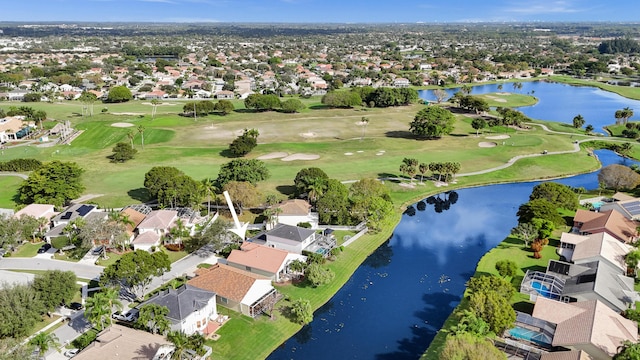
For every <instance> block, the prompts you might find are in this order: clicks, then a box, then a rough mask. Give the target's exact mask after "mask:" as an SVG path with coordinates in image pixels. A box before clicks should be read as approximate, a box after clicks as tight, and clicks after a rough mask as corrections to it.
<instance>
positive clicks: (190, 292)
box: [142, 284, 216, 322]
mask: <svg viewBox="0 0 640 360" xmlns="http://www.w3.org/2000/svg"><path fill="white" fill-rule="evenodd" d="M214 296H216V294H215V293H214V292H211V291H208V290H204V289H201V288H197V287H195V286H192V285H189V284H184V285H182V286H181V287H179V288H178V289H171V288H169V289H167V290H164V291H161V292H160V293H158V294H157V295H156V296H154V297H152V298H150V299H149V300H147V301H145V302H144V303H143V304H142V305H144V304H157V305H160V306H166V307H167V308H168V309H169V314H168V315H167V318H169V319H171V320H173V321H174V322H179V321H182V320H183V319H185V318H186V317H187V316H189V315H190V314H191V313H193V312H194V311H197V310H200V309H202V308H204V307H206V306H207V304H208V303H209V301H210V300H211V298H213V297H214Z"/></svg>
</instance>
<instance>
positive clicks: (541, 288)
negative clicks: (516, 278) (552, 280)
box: [531, 281, 558, 299]
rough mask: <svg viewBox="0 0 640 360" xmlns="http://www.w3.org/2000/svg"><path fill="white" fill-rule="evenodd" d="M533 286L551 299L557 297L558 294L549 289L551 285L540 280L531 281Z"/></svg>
mask: <svg viewBox="0 0 640 360" xmlns="http://www.w3.org/2000/svg"><path fill="white" fill-rule="evenodd" d="M531 288H533V289H534V290H535V291H537V292H538V294H540V295H542V296H544V297H546V298H549V299H555V298H557V297H558V296H557V295H555V294H553V293H552V292H551V289H549V287H548V286H547V285H545V284H543V283H541V282H540V281H532V282H531Z"/></svg>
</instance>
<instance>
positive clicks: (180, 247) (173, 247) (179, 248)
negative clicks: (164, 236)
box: [164, 244, 184, 251]
mask: <svg viewBox="0 0 640 360" xmlns="http://www.w3.org/2000/svg"><path fill="white" fill-rule="evenodd" d="M164 248H165V249H167V250H169V251H182V250H184V244H165V245H164Z"/></svg>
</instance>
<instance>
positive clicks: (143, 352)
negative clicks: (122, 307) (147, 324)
mask: <svg viewBox="0 0 640 360" xmlns="http://www.w3.org/2000/svg"><path fill="white" fill-rule="evenodd" d="M167 345H170V342H169V341H167V340H166V339H165V338H164V336H162V335H155V334H151V333H148V332H146V331H142V330H136V329H133V328H129V327H126V326H122V325H118V324H112V325H111V326H109V327H108V328H106V329H105V330H103V331H102V332H101V333H99V334H98V337H97V338H96V340H95V341H94V342H92V343H91V344H89V346H87V347H86V348H84V349H82V351H80V352H79V353H78V355H76V356H74V357H73V358H74V359H76V360H111V359H114V358H118V359H153V358H154V356H155V355H156V353H157V352H158V350H159V349H160V348H161V347H163V346H167Z"/></svg>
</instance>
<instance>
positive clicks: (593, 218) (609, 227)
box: [574, 210, 636, 242]
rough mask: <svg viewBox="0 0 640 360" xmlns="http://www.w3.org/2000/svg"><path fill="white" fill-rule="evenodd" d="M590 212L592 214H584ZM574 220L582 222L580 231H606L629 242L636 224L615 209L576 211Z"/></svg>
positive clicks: (591, 232)
mask: <svg viewBox="0 0 640 360" xmlns="http://www.w3.org/2000/svg"><path fill="white" fill-rule="evenodd" d="M586 213H592V214H593V215H592V214H586ZM574 222H581V223H583V224H582V226H581V227H580V232H584V233H590V234H594V233H598V232H603V231H605V230H606V231H607V232H609V233H610V234H611V235H613V236H615V237H616V238H618V240H620V241H624V242H629V241H631V240H632V238H633V237H634V236H635V234H636V225H635V223H634V222H633V221H632V220H629V219H627V218H625V217H624V216H623V215H622V214H620V213H619V212H617V211H615V210H608V211H603V212H592V211H585V210H578V211H576V216H575V217H574Z"/></svg>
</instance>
